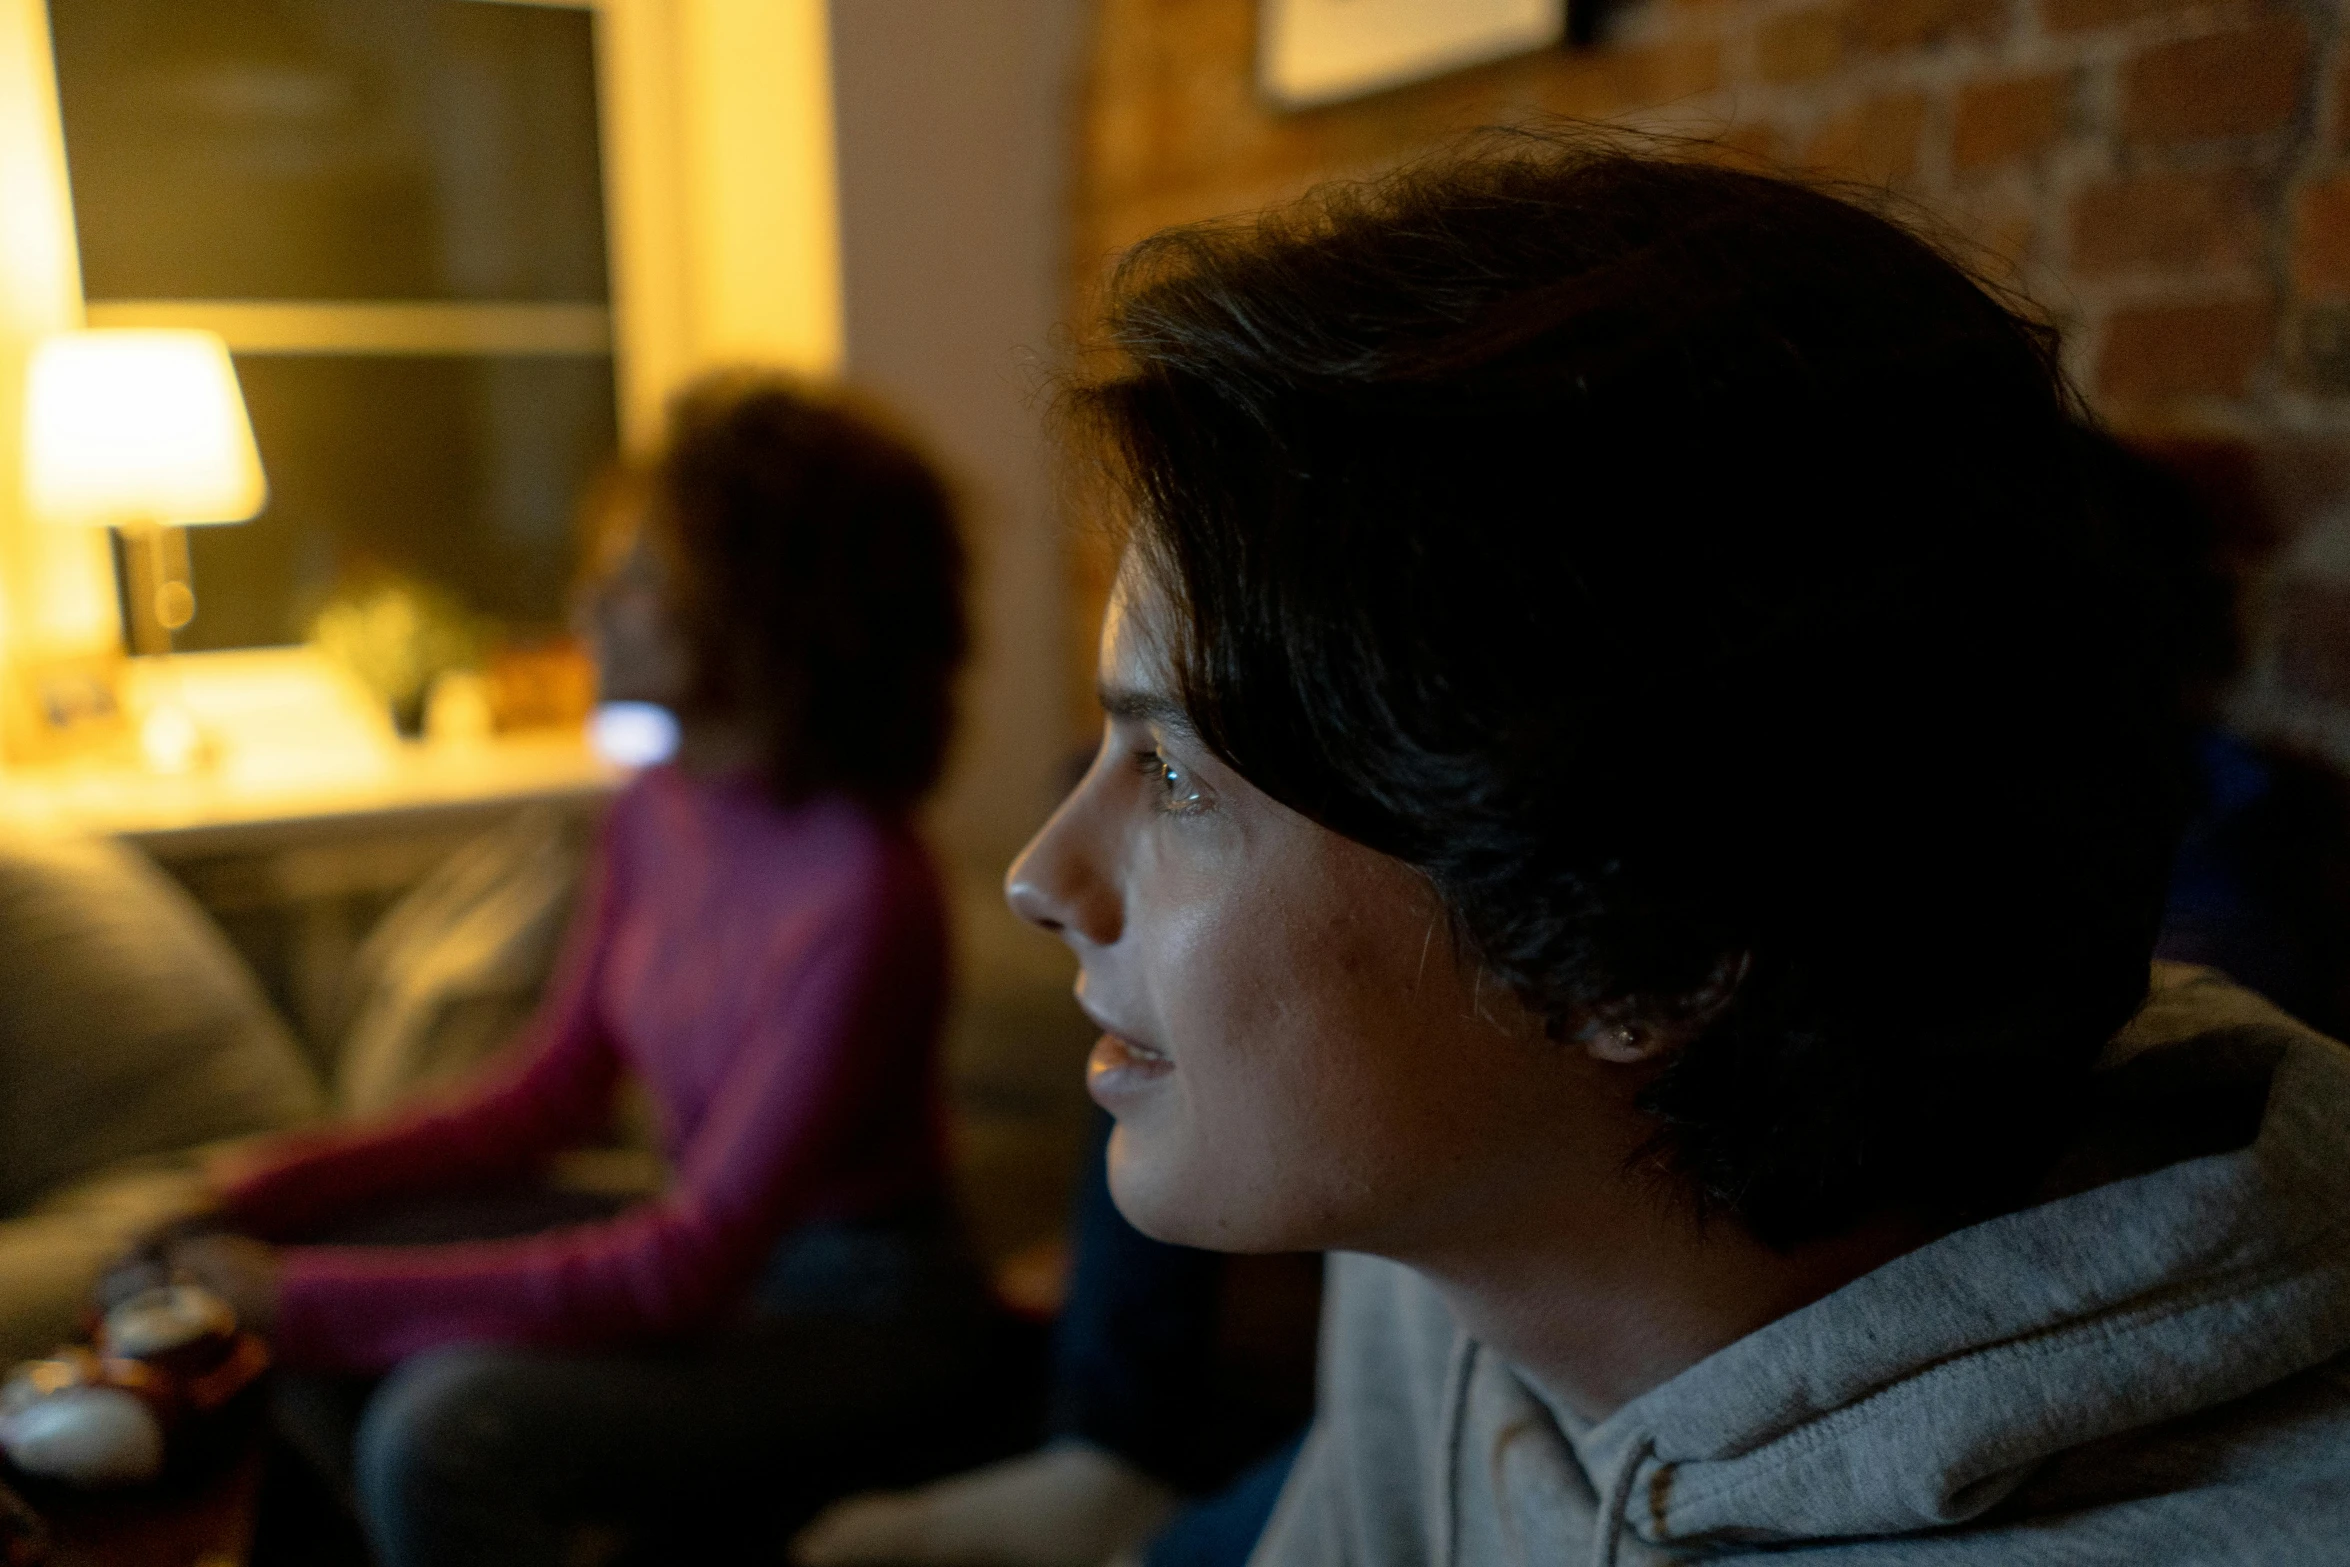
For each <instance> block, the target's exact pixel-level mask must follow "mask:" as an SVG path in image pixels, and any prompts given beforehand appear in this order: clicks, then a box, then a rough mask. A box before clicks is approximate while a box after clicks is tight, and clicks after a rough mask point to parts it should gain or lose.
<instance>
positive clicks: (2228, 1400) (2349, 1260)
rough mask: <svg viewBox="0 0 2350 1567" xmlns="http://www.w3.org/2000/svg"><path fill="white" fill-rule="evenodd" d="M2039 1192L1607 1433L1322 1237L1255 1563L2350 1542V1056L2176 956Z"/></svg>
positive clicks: (1941, 1554)
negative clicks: (1330, 1254) (1325, 1249)
mask: <svg viewBox="0 0 2350 1567" xmlns="http://www.w3.org/2000/svg"><path fill="white" fill-rule="evenodd" d="M2102 1068H2103V1069H2102V1070H2101V1072H2100V1074H2099V1079H2098V1081H2099V1085H2100V1086H2099V1089H2098V1094H2097V1105H2096V1110H2095V1113H2094V1115H2093V1118H2092V1121H2091V1123H2090V1130H2089V1133H2088V1135H2087V1136H2085V1137H2084V1138H2083V1139H2082V1141H2081V1143H2080V1145H2079V1146H2078V1148H2077V1149H2076V1151H2075V1152H2074V1153H2073V1154H2072V1155H2070V1156H2068V1158H2067V1160H2066V1163H2065V1166H2064V1168H2063V1169H2061V1170H2060V1171H2059V1172H2058V1176H2057V1180H2056V1182H2055V1183H2053V1184H2052V1186H2051V1192H2052V1193H2053V1194H2054V1195H2051V1196H2050V1198H2049V1199H2048V1200H2046V1201H2044V1202H2042V1203H2040V1204H2039V1205H2037V1206H2035V1207H2031V1208H2027V1209H2025V1210H2023V1211H2021V1212H2018V1213H2012V1214H2008V1215H2006V1216H2005V1217H2002V1218H1998V1219H1993V1220H1991V1221H1989V1222H1987V1223H1983V1224H1978V1225H1974V1226H1972V1227H1970V1228H1968V1229H1964V1230H1960V1231H1958V1232H1956V1233H1955V1234H1952V1235H1949V1236H1946V1237H1944V1238H1943V1239H1941V1240H1939V1241H1936V1242H1934V1243H1933V1244H1931V1245H1929V1246H1925V1247H1923V1248H1921V1249H1919V1250H1917V1251H1914V1252H1911V1253H1909V1254H1908V1255H1906V1256H1903V1257H1900V1258H1897V1259H1896V1260H1894V1261H1893V1262H1891V1263H1888V1264H1887V1265H1886V1266H1884V1267H1882V1268H1879V1269H1877V1270H1876V1271H1875V1272H1873V1273H1870V1274H1868V1275H1866V1276H1865V1277H1863V1278H1860V1279H1857V1280H1855V1281H1854V1282H1852V1283H1851V1284H1848V1285H1846V1286H1845V1287H1844V1288H1842V1289H1840V1290H1838V1291H1837V1292H1836V1293H1834V1294H1832V1295H1830V1296H1828V1297H1826V1298H1825V1299H1823V1300H1820V1301H1817V1302H1815V1303H1814V1304H1812V1305H1810V1306H1807V1307H1805V1308H1803V1309H1802V1310H1801V1311H1797V1312H1795V1313H1793V1314H1791V1315H1789V1316H1786V1317H1783V1318H1781V1319H1780V1320H1778V1321H1776V1322H1774V1323H1772V1324H1770V1325H1769V1326H1768V1327H1766V1328H1764V1329H1762V1330H1761V1331H1760V1332H1757V1333H1753V1334H1750V1335H1749V1336H1747V1337H1746V1338H1744V1339H1741V1340H1739V1341H1738V1342H1737V1343H1735V1344H1732V1345H1730V1346H1729V1347H1728V1348H1726V1349H1724V1350H1722V1351H1720V1352H1719V1353H1717V1354H1714V1355H1711V1356H1709V1357H1708V1358H1706V1359H1705V1360H1703V1361H1701V1362H1699V1363H1698V1364H1697V1365H1695V1366H1692V1367H1690V1368H1689V1369H1688V1370H1687V1371H1684V1372H1682V1373H1681V1374H1680V1375H1679V1376H1677V1377H1675V1378H1673V1379H1672V1380H1671V1381H1669V1382H1667V1383H1665V1384H1664V1385H1663V1386H1661V1387H1658V1388H1655V1389H1653V1390H1651V1391H1650V1392H1648V1393H1646V1394H1643V1395H1642V1396H1641V1397H1639V1398H1637V1399H1635V1400H1633V1401H1632V1402H1631V1403H1629V1404H1627V1405H1625V1406H1624V1407H1623V1408H1621V1409H1619V1410H1617V1411H1616V1412H1615V1413H1614V1414H1612V1415H1610V1416H1609V1417H1608V1418H1607V1419H1606V1420H1604V1421H1602V1422H1600V1423H1599V1424H1597V1425H1590V1424H1588V1423H1585V1422H1581V1421H1578V1420H1576V1419H1575V1418H1574V1417H1573V1416H1572V1415H1570V1414H1569V1413H1568V1412H1567V1411H1565V1410H1564V1409H1562V1408H1560V1407H1558V1406H1557V1405H1556V1404H1554V1403H1553V1402H1551V1401H1549V1400H1548V1399H1546V1398H1545V1396H1544V1395H1543V1393H1542V1392H1541V1391H1540V1390H1539V1389H1538V1388H1536V1387H1535V1386H1534V1384H1533V1383H1532V1381H1531V1380H1530V1379H1529V1378H1526V1377H1524V1376H1522V1375H1521V1374H1519V1373H1518V1372H1516V1371H1514V1370H1513V1369H1512V1368H1511V1367H1510V1366H1509V1365H1507V1364H1506V1363H1504V1362H1503V1361H1502V1360H1501V1358H1500V1357H1499V1356H1498V1355H1496V1354H1494V1353H1493V1352H1492V1351H1490V1350H1487V1349H1485V1348H1484V1347H1482V1346H1481V1345H1479V1344H1477V1343H1476V1342H1475V1341H1473V1340H1471V1339H1469V1338H1467V1337H1466V1336H1465V1335H1464V1334H1463V1333H1462V1332H1461V1331H1460V1329H1459V1327H1458V1326H1457V1325H1456V1324H1455V1323H1454V1321H1453V1319H1452V1317H1451V1315H1450V1313H1449V1312H1448V1311H1447V1310H1446V1308H1445V1305H1444V1303H1443V1301H1442V1300H1441V1299H1439V1298H1438V1296H1437V1295H1436V1293H1435V1291H1434V1290H1432V1289H1431V1288H1430V1287H1429V1286H1428V1285H1427V1284H1426V1283H1425V1282H1424V1281H1422V1280H1421V1279H1420V1278H1419V1276H1418V1275H1416V1274H1414V1273H1412V1272H1411V1271H1410V1270H1408V1269H1406V1268H1402V1267H1399V1266H1397V1265H1395V1264H1392V1263H1388V1262H1382V1261H1379V1260H1376V1259H1373V1258H1368V1257H1356V1256H1347V1257H1339V1258H1334V1259H1333V1261H1332V1265H1331V1273H1330V1278H1331V1284H1332V1294H1331V1299H1330V1304H1329V1308H1328V1310H1327V1312H1326V1315H1325V1320H1324V1327H1323V1334H1324V1342H1323V1370H1322V1378H1323V1380H1322V1389H1321V1404H1320V1411H1319V1414H1318V1416H1317V1418H1316V1420H1315V1424H1314V1430H1313V1433H1312V1435H1311V1436H1310V1437H1309V1439H1308V1441H1307V1443H1306V1448H1305V1452H1304V1454H1303V1455H1302V1456H1301V1458H1300V1459H1299V1462H1298V1465H1297V1468H1296V1469H1295V1471H1294V1472H1293V1473H1292V1475H1291V1477H1290V1482H1289V1486H1288V1489H1287V1490H1286V1491H1284V1492H1283V1494H1282V1498H1281V1503H1280V1506H1279V1507H1278V1509H1277V1510H1276V1511H1275V1513H1274V1517H1273V1521H1272V1524H1271V1525H1270V1526H1269V1527H1268V1529H1267V1530H1266V1533H1265V1536H1264V1539H1263V1540H1262V1542H1261V1543H1260V1544H1259V1546H1258V1548H1257V1553H1256V1556H1255V1558H1254V1562H1255V1564H1256V1567H1307V1564H1322V1563H1331V1564H1335V1563H1342V1562H1343V1563H1351V1564H1358V1567H1402V1564H1406V1563H1431V1564H1442V1567H1488V1564H1492V1567H1499V1564H1504V1563H1508V1564H1518V1563H1525V1564H1529V1567H1531V1564H1543V1567H1581V1564H1583V1563H1591V1564H1594V1567H1633V1564H1649V1563H1660V1562H1676V1561H1687V1560H1698V1559H1703V1560H1722V1559H1728V1560H1737V1561H1761V1560H1763V1559H1765V1558H1766V1557H1768V1558H1770V1559H1774V1560H1775V1559H1777V1558H1778V1557H1780V1556H1783V1555H1789V1554H1792V1555H1797V1556H1800V1557H1802V1558H1803V1559H1804V1560H1806V1561H1810V1560H1813V1559H1817V1558H1826V1559H1828V1560H1831V1561H1833V1562H1834V1563H1836V1564H1837V1567H1886V1564H1892V1563H1902V1564H1911V1563H1920V1564H1924V1563H1933V1564H1942V1563H1950V1564H1953V1567H1974V1564H1977V1563H1982V1564H1990V1563H2000V1564H2039V1563H2049V1564H2054V1563H2066V1564H2075V1563H2079V1564H2087V1563H2115V1564H2120V1563H2130V1564H2147V1563H2165V1564H2170V1563H2221V1562H2227V1563H2244V1564H2248V1567H2249V1564H2253V1563H2259V1564H2262V1567H2301V1564H2313V1563H2350V1053H2346V1052H2345V1051H2344V1050H2343V1049H2342V1048H2341V1047H2340V1046H2338V1045H2336V1044H2334V1043H2333V1042H2331V1041H2330V1040H2327V1039H2325V1038H2323V1037H2321V1036H2319V1035H2317V1034H2315V1033H2312V1032H2311V1031H2309V1030H2308V1029H2306V1028H2304V1027H2302V1026H2301V1025H2300V1024H2298V1023H2295V1022H2294V1021H2292V1020H2291V1019H2290V1018H2288V1017H2286V1016H2285V1015H2284V1014H2283V1013H2281V1012H2279V1011H2277V1010H2276V1009H2275V1008H2274V1007H2272V1006H2270V1005H2269V1004H2268V1003H2266V1002H2264V1001H2262V1000H2261V999H2260V998H2258V997H2257V996H2254V995H2252V994H2251V993H2249V992H2247V991H2243V990H2240V989H2237V988H2236V987H2234V986H2232V985H2230V984H2228V983H2227V982H2226V981H2224V980H2222V979H2220V978H2219V977H2218V976H2216V975H2213V974H2211V973H2209V972H2207V971H2203V970H2194V969H2179V968H2171V967H2168V966H2161V965H2158V967H2157V971H2156V976H2155V988H2154V993H2153V996H2152V999H2150V1000H2149V1002H2148V1004H2147V1006H2146V1009H2145V1010H2144V1012H2142V1013H2141V1014H2140V1016H2139V1017H2138V1019H2137V1020H2136V1021H2135V1022H2133V1023H2132V1024H2131V1025H2130V1027H2129V1028H2128V1029H2126V1030H2125V1031H2124V1032H2123V1033H2122V1035H2121V1036H2120V1037H2119V1038H2117V1039H2116V1040H2115V1041H2114V1043H2113V1044H2112V1046H2110V1047H2109V1049H2108V1051H2107V1054H2106V1057H2105V1059H2104V1061H2103V1063H2102Z"/></svg>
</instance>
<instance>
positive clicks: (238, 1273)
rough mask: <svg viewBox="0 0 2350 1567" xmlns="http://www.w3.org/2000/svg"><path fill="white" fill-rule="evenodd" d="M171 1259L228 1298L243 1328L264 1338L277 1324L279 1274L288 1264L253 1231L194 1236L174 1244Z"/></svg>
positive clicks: (176, 1267)
mask: <svg viewBox="0 0 2350 1567" xmlns="http://www.w3.org/2000/svg"><path fill="white" fill-rule="evenodd" d="M165 1261H166V1262H167V1263H168V1264H169V1266H170V1267H171V1268H172V1269H173V1270H175V1271H176V1272H178V1273H180V1274H183V1275H185V1276H186V1277H187V1278H189V1279H192V1280H193V1281H195V1282H196V1283H198V1284H201V1285H203V1286H204V1287H205V1288H206V1289H208V1290H210V1291H212V1293H213V1294H215V1295H218V1296H219V1297H220V1298H221V1299H222V1300H225V1301H227V1302H228V1304H229V1309H230V1310H232V1311H234V1312H235V1313H236V1314H237V1323H238V1325H239V1326H241V1327H244V1328H247V1329H250V1330H251V1331H253V1332H255V1333H258V1334H261V1335H262V1336H263V1337H264V1338H266V1337H268V1336H269V1334H270V1333H271V1331H272V1330H274V1329H275V1328H276V1327H277V1300H278V1275H279V1274H280V1273H281V1272H283V1271H284V1265H283V1264H282V1263H281V1262H280V1261H279V1259H278V1254H277V1248H276V1247H275V1246H272V1245H270V1244H268V1243H267V1242H266V1241H257V1240H255V1239H253V1238H252V1237H251V1236H249V1235H231V1234H226V1233H218V1234H211V1235H192V1236H189V1237H187V1238H185V1239H183V1240H179V1241H175V1242H173V1243H172V1245H171V1248H170V1250H169V1251H168V1253H167V1254H166V1257H165Z"/></svg>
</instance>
